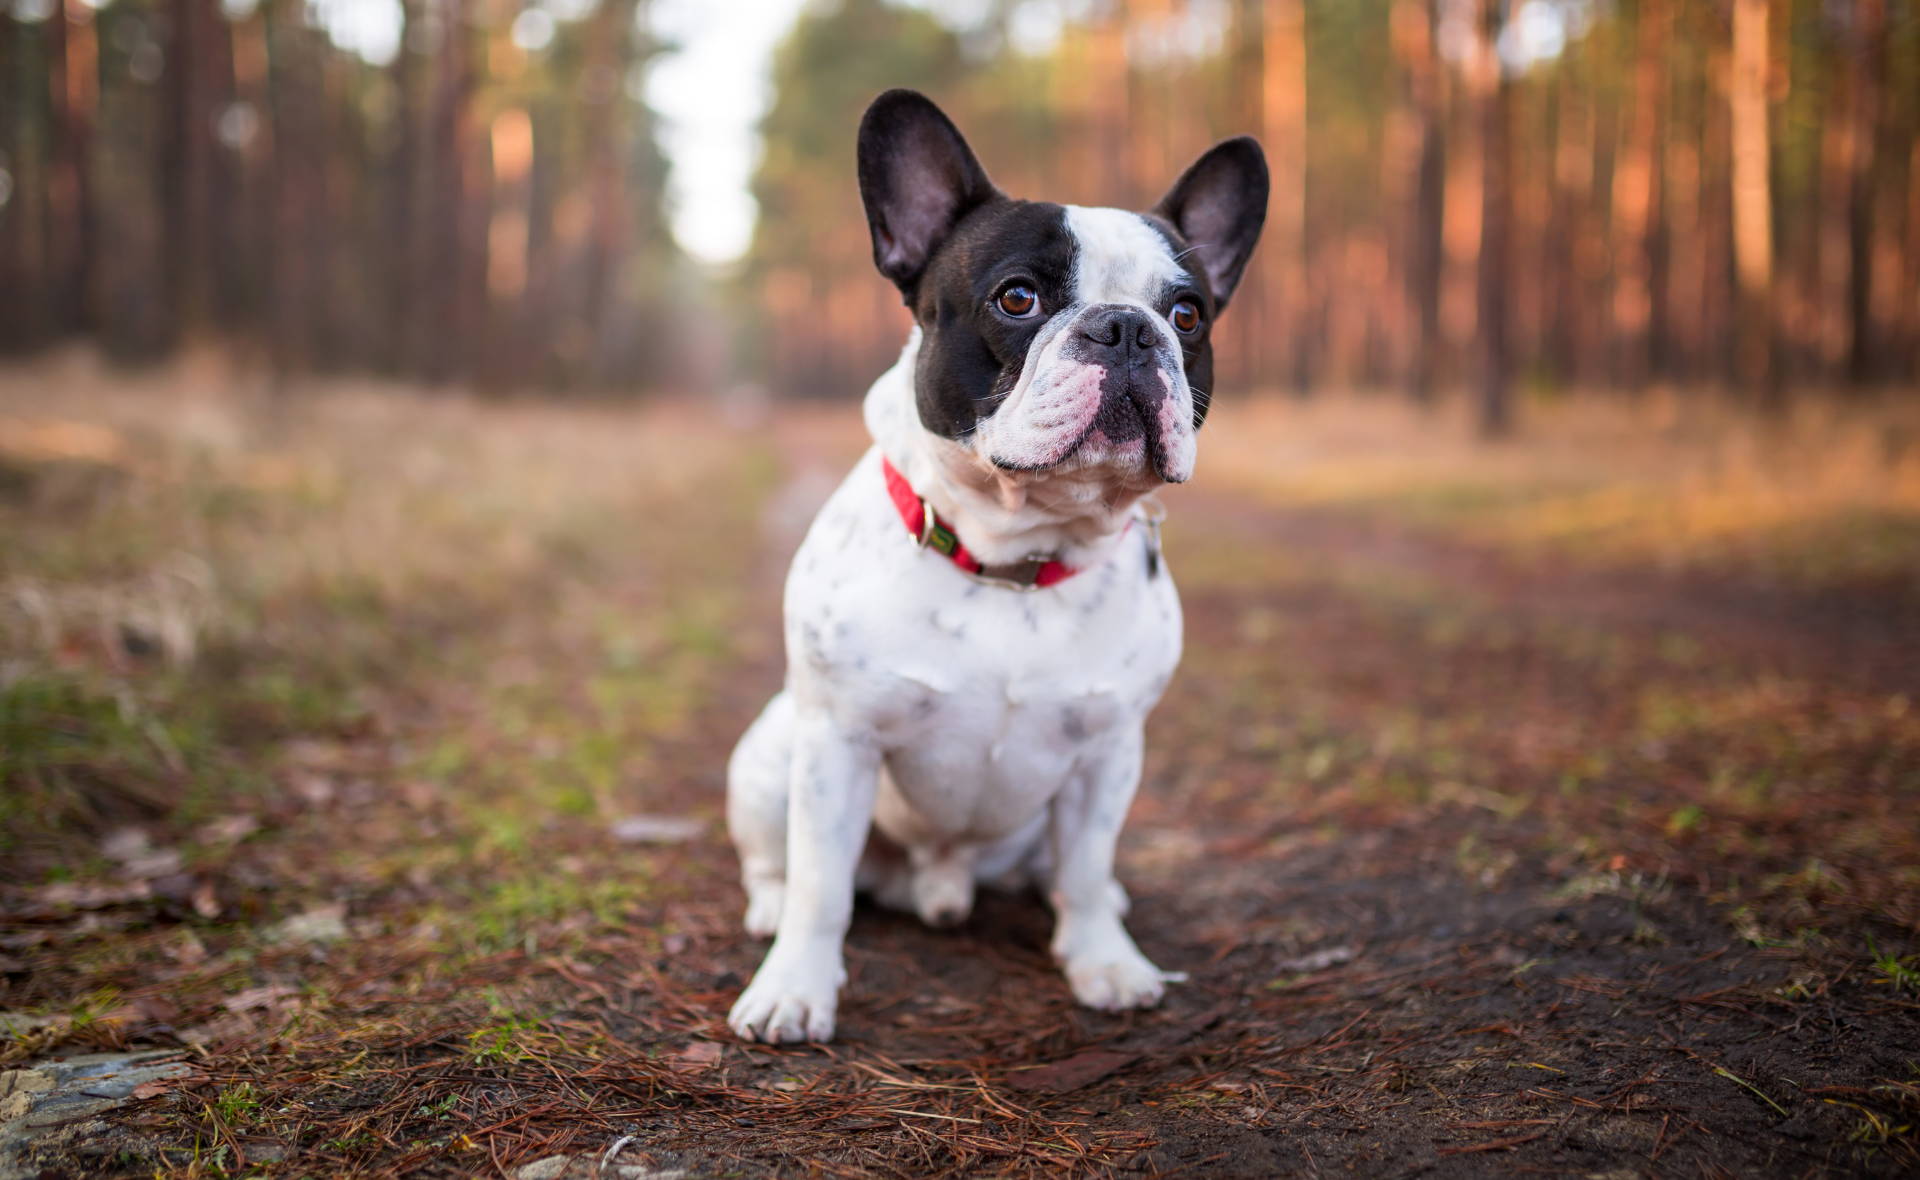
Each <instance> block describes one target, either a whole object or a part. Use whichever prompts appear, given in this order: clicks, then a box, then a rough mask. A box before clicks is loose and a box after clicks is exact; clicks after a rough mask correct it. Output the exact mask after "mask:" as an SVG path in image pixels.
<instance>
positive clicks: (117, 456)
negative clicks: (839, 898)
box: [0, 0, 1920, 1180]
mask: <svg viewBox="0 0 1920 1180" xmlns="http://www.w3.org/2000/svg"><path fill="white" fill-rule="evenodd" d="M895 85H912V86H917V87H920V88H922V89H924V90H926V91H928V92H930V93H931V94H932V95H934V96H935V97H936V98H937V99H938V100H939V101H940V102H942V103H943V104H945V105H946V107H947V109H948V110H950V111H951V112H952V113H953V114H954V116H955V117H956V118H957V119H958V121H959V123H960V125H961V126H962V127H963V128H964V129H965V131H966V132H967V134H968V135H969V136H970V137H971V139H972V141H973V143H974V145H975V147H976V148H977V149H978V151H979V154H980V155H981V157H982V158H983V160H984V161H985V163H986V165H987V167H988V168H989V169H990V170H991V171H992V173H993V174H994V176H995V177H996V178H997V179H998V180H999V182H1000V183H1001V184H1002V185H1003V186H1004V187H1006V188H1007V189H1009V190H1010V191H1012V192H1014V193H1016V194H1027V195H1034V196H1043V197H1047V198H1053V199H1061V200H1074V201H1081V202H1097V203H1120V204H1131V205H1135V206H1143V205H1145V204H1147V203H1149V202H1151V201H1152V200H1153V199H1154V198H1155V197H1156V196H1157V195H1158V194H1159V193H1160V192H1161V191H1162V189H1163V188H1164V187H1165V186H1166V185H1167V184H1168V183H1169V182H1170V180H1171V178H1172V177H1173V176H1174V175H1176V174H1177V172H1178V171H1179V170H1180V168H1181V167H1182V166H1183V165H1184V164H1185V163H1186V162H1187V161H1188V160H1189V159H1191V158H1192V157H1193V156H1194V155H1195V154H1196V153H1198V152H1199V151H1200V150H1202V149H1203V148H1204V147H1205V146H1206V145H1207V144H1209V143H1210V142H1212V141H1213V140H1215V139H1216V138H1219V137H1223V136H1226V135H1230V134H1237V133H1243V132H1252V133H1254V134H1257V135H1258V136H1259V137H1260V138H1261V139H1262V141H1263V142H1264V143H1265V145H1266V148H1267V151H1268V153H1269V156H1270V159H1271V161H1272V163H1273V167H1274V174H1275V179H1276V184H1275V189H1274V195H1273V203H1272V207H1271V210H1270V214H1269V218H1268V222H1267V231H1266V236H1265V239H1264V241H1263V242H1262V244H1261V246H1260V249H1259V251H1258V253H1257V254H1256V256H1255V262H1254V267H1253V270H1252V272H1251V275H1250V277H1249V278H1248V280H1247V282H1246V285H1245V286H1244V288H1243V289H1242V292H1241V293H1240V294H1238V295H1237V297H1236V298H1235V300H1234V302H1233V304H1232V306H1231V307H1229V309H1228V310H1227V312H1226V314H1225V317H1224V318H1223V320H1222V321H1221V323H1220V325H1219V327H1218V332H1219V333H1220V338H1219V348H1218V353H1219V357H1220V372H1219V380H1218V381H1217V383H1216V387H1215V393H1216V396H1215V398H1214V400H1213V402H1212V407H1211V412H1210V415H1209V417H1208V420H1207V424H1206V428H1205V430H1204V431H1202V433H1201V436H1200V444H1199V447H1200V450H1199V462H1198V474H1197V478H1196V479H1195V480H1193V481H1192V482H1191V483H1190V484H1189V485H1186V486H1182V487H1179V488H1170V489H1167V490H1166V491H1165V492H1164V499H1165V501H1166V503H1167V506H1168V509H1169V519H1168V523H1167V526H1166V534H1165V535H1166V546H1167V550H1166V552H1167V568H1168V569H1169V570H1170V571H1172V574H1173V576H1175V577H1176V578H1177V579H1178V581H1179V584H1180V589H1181V594H1182V600H1183V603H1184V606H1185V612H1186V633H1185V639H1186V654H1185V657H1184V663H1183V665H1182V667H1181V670H1180V672H1179V674H1178V677H1177V679H1176V680H1175V681H1174V683H1173V685H1172V687H1171V689H1170V691H1169V692H1168V694H1167V696H1166V698H1165V700H1164V701H1163V702H1162V704H1161V705H1160V707H1159V708H1158V709H1157V710H1156V712H1155V713H1154V715H1153V717H1152V718H1151V719H1150V721H1149V724H1148V740H1147V757H1146V765H1145V772H1144V777H1143V782H1142V787H1141V791H1140V794H1139V797H1138V799H1137V801H1136V803H1135V806H1134V809H1133V812H1132V814H1131V816H1130V818H1129V822H1128V825H1127V828H1126V831H1125V834H1124V837H1123V839H1122V842H1121V848H1120V861H1119V873H1120V876H1121V878H1122V880H1123V881H1124V882H1125V884H1126V886H1127V888H1128V889H1129V890H1130V892H1131V894H1132V898H1133V909H1132V912H1131V914H1130V916H1129V918H1128V922H1129V925H1130V928H1131V929H1132V930H1133V931H1134V933H1135V934H1136V936H1137V937H1138V938H1139V940H1140V942H1141V945H1142V946H1143V948H1144V949H1145V951H1146V952H1147V953H1148V954H1149V955H1150V956H1151V957H1152V958H1153V959H1154V960H1155V961H1156V962H1158V963H1160V964H1161V965H1163V966H1165V967H1168V968H1170V969H1174V970H1181V971H1185V972H1187V973H1188V975H1189V979H1188V981H1187V982H1185V983H1182V984H1179V985H1177V986H1175V987H1173V988H1171V989H1170V991H1169V995H1168V999H1167V1002H1166V1004H1165V1006H1164V1007H1163V1008H1162V1009H1159V1010H1157V1011H1154V1012H1151V1013H1143V1014H1135V1015H1127V1016H1108V1015H1102V1014H1097V1013H1092V1012H1089V1011H1086V1010H1083V1009H1079V1008H1077V1007H1075V1006H1074V1005H1073V1004H1072V1002H1071V998H1070V997H1069V996H1068V994H1067V991H1066V988H1065V985H1064V982H1063V981H1062V980H1061V978H1060V976H1059V973H1058V971H1057V970H1056V969H1055V968H1054V966H1053V964H1052V963H1051V962H1050V958H1049V954H1048V949H1047V948H1048V940H1049V918H1048V915H1047V912H1046V909H1045V906H1044V904H1043V903H1042V902H1041V901H1040V900H1039V899H1037V898H1033V897H1004V896H999V895H991V896H983V898H982V900H981V902H980V910H979V912H978V913H977V914H976V915H975V917H974V918H973V919H971V920H970V921H969V922H968V923H966V924H965V925H963V926H962V927H961V928H959V929H957V930H952V931H937V932H936V931H929V930H926V929H924V928H922V927H920V926H919V925H918V924H917V923H915V922H913V921H909V920H906V919H904V918H901V917H899V916H897V915H888V914H884V913H880V912H876V911H874V910H872V909H870V908H868V907H864V906H863V907H861V908H860V910H859V911H858V913H857V915H856V918H855V921H854V928H853V932H852V936H851V938H850V940H849V943H848V964H849V970H850V973H851V977H852V978H851V985H850V987H849V988H848V990H847V992H846V994H845V997H844V999H843V1003H842V1007H841V1012H840V1022H839V1027H840V1030H841V1041H840V1042H839V1043H837V1044H836V1045H835V1046H833V1047H832V1049H831V1051H830V1052H829V1051H819V1050H815V1049H810V1048H798V1049H787V1050H781V1051H779V1052H774V1051H770V1050H763V1049H755V1048H748V1047H745V1046H742V1045H740V1044H738V1043H737V1042H736V1041H735V1039H734V1038H733V1037H732V1036H731V1034H730V1033H729V1032H728V1031H727V1029H726V1026H725V1023H724V1016H725V1014H726V1012H727V1010H728V1007H729V1006H730V1005H731V1004H732V1002H733V1000H734V999H735V997H737V995H738V994H739V991H740V988H741V987H742V985H743V984H744V982H745V980H746V978H747V976H748V974H749V973H750V972H751V971H752V970H753V968H754V966H755V965H756V963H757V962H758V959H759V956H760V954H761V948H760V947H759V946H757V945H755V944H752V943H750V942H749V941H748V940H746V939H745V938H744V937H743V936H742V934H741V932H740V926H739V917H740V908H741V905H742V896H741V894H740V892H739V889H738V885H737V877H736V874H737V866H736V864H735V862H734V860H733V857H732V853H731V849H730V848H729V847H728V845H727V842H726V840H725V839H724V835H723V828H724V823H723V814H722V804H721V799H722V795H721V780H722V777H723V768H724V766H725V761H726V757H727V753H728V751H729V749H730V748H731V745H732V743H733V742H734V741H735V740H736V739H737V738H738V736H739V734H740V733H741V732H742V731H743V730H744V729H745V728H746V726H747V725H748V723H749V722H750V720H751V719H752V717H753V716H754V715H755V713H756V711H757V710H758V709H759V708H760V707H761V706H762V705H763V704H764V702H765V701H766V700H767V698H768V696H769V695H770V694H771V693H772V692H774V691H775V690H776V689H777V687H778V686H779V684H780V682H781V677H782V675H783V668H784V652H783V650H782V644H781V630H780V617H779V612H780V607H779V603H780V596H781V589H780V588H781V584H782V579H783V577H784V575H785V571H786V566H787V563H788V561H789V559H790V556H791V554H792V552H793V549H794V547H795V546H796V545H797V544H798V542H799V538H800V536H801V534H802V532H803V530H804V529H805V528H806V526H807V524H808V522H809V520H810V519H811V518H812V516H813V514H814V512H815V511H816V510H817V508H818V506H819V504H820V503H821V502H822V500H823V499H824V498H825V496H826V495H827V494H828V493H829V492H830V491H831V489H832V488H833V487H834V486H835V485H836V483H837V482H838V481H839V480H840V479H841V478H843V476H844V474H845V472H846V470H847V469H848V467H849V465H850V464H851V463H852V462H853V461H854V460H855V458H856V457H857V456H858V455H859V454H860V453H861V451H862V449H863V448H864V447H865V445H866V441H867V440H866V439H865V438H864V435H863V429H862V426H861V423H860V419H859V414H858V412H857V408H856V405H855V401H854V399H855V398H857V397H858V395H859V394H860V393H861V392H863V391H864V390H865V389H866V388H867V386H868V384H869V383H870V382H871V381H872V379H873V378H874V376H875V375H877V374H878V373H879V372H880V371H881V369H882V368H883V367H884V366H885V365H887V364H888V363H890V362H891V360H892V358H893V357H894V356H895V355H896V354H897V350H898V349H899V347H900V343H901V339H902V335H903V333H904V331H905V328H906V317H905V313H904V312H903V310H902V309H901V308H900V306H899V303H898V299H897V296H896V295H895V293H894V291H893V289H892V288H891V287H890V286H889V285H888V284H887V283H886V282H885V281H884V280H882V279H881V278H880V277H879V276H878V275H877V274H875V273H874V272H873V269H872V266H871V263H870V261H869V247H868V244H867V240H866V233H865V229H864V227H863V224H862V218H861V215H860V208H859V203H858V196H857V193H856V191H855V186H854V173H853V135H854V129H855V125H856V122H857V119H858V116H859V113H860V111H861V109H862V107H863V106H864V105H865V104H866V103H867V102H868V101H869V99H870V98H871V97H872V96H873V95H874V94H875V93H876V92H878V91H879V90H881V89H883V88H885V87H889V86H895ZM1916 365H1920V3H1917V0H1271V2H1268V3H1251V2H1247V0H1125V2H1122V0H1105V2H1101V0H954V2H952V3H908V2H906V0H898V2H894V3H883V2H881V0H813V2H809V3H801V2H800V0H751V2H749V0H741V2H739V3H701V2H698V0H538V2H527V3H521V2H520V0H314V2H308V0H226V3H224V4H220V3H214V2H213V0H97V2H96V0H0V1067H3V1068H5V1069H6V1070H8V1071H10V1072H6V1073H0V1120H5V1121H4V1122H0V1176H8V1175H13V1174H15V1173H16V1172H17V1173H18V1174H22V1175H36V1176H37V1175H78V1176H128V1177H133V1176H138V1177H143V1178H147V1177H153V1176H156V1175H160V1176H168V1177H182V1178H185V1177H193V1178H195V1180H202V1178H208V1177H216V1176H243V1175H244V1176H258V1175H297V1176H309V1175H327V1176H334V1175H340V1176H387V1175H409V1176H416V1175H418V1176H447V1177H468V1176H474V1175H488V1176H507V1177H512V1178H513V1180H538V1178H541V1177H544V1178H546V1180H554V1178H555V1177H565V1178H567V1180H585V1178H588V1177H622V1178H625V1180H634V1177H635V1176H636V1175H638V1176H647V1175H652V1176H660V1177H664V1176H668V1175H673V1174H676V1171H675V1170H676V1169H686V1171H685V1172H684V1174H685V1175H688V1176H707V1175H728V1176H736V1175H737V1176H748V1177H758V1176H769V1175H780V1176H790V1175H797V1174H802V1173H805V1174H808V1175H834V1176H868V1175H872V1176H888V1177H897V1176H927V1177H941V1176H951V1177H975V1176H983V1175H993V1176H1009V1177H1035V1178H1039V1177H1046V1178H1054V1177H1059V1176H1063V1175H1089V1176H1095V1175H1099V1176H1111V1175H1140V1176H1146V1175H1183V1176H1194V1177H1242V1176H1244V1177H1268V1176H1276V1175H1311V1174H1317V1173H1318V1172H1320V1171H1322V1170H1326V1171H1340V1172H1345V1173H1348V1174H1355V1175H1368V1176H1371V1175H1400V1176H1407V1175H1422V1174H1432V1175H1436V1176H1446V1175H1480V1174H1488V1173H1491V1172H1493V1171H1495V1170H1496V1169H1501V1170H1507V1169H1510V1170H1514V1171H1520V1170H1530V1171H1535V1172H1540V1173H1544V1174H1554V1175H1589V1176H1593V1175H1601V1176H1637V1175H1702V1176H1713V1177H1722V1176H1725V1177H1731V1176H1756V1175H1833V1174H1842V1175H1885V1176H1889V1177H1893V1176H1901V1177H1906V1176H1913V1175H1920V1131H1916V1128H1920V1067H1917V1066H1916V1062H1920V1019H1917V1017H1920V868H1916V866H1920V824H1916V822H1915V816H1916V814H1920V622H1916V620H1920V396H1916V380H1915V378H1916ZM901 543H903V544H904V543H905V542H904V540H903V541H902V542H901ZM96 1054H103V1055H105V1056H103V1057H102V1056H88V1057H86V1058H85V1060H84V1061H83V1063H82V1064H81V1065H73V1064H72V1063H71V1062H70V1061H69V1059H70V1058H72V1057H73V1056H74V1055H96ZM129 1055H138V1056H137V1065H138V1072H134V1073H128V1072H126V1069H127V1067H129V1066H130V1065H133V1064H136V1062H130V1061H129ZM63 1063H64V1064H63ZM12 1071H17V1072H12ZM105 1074H111V1075H113V1076H111V1077H106V1076H103V1075H105ZM603 1165H604V1166H603ZM649 1169H657V1170H649Z"/></svg>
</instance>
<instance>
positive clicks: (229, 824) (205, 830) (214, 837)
mask: <svg viewBox="0 0 1920 1180" xmlns="http://www.w3.org/2000/svg"><path fill="white" fill-rule="evenodd" d="M259 830H260V821H259V820H258V819H256V818H255V817H253V816H251V815H247V814H245V813H244V812H242V813H240V814H237V815H228V816H223V817H221V818H220V819H216V820H214V821H212V822H211V823H205V824H202V825H200V832H199V836H200V839H201V841H202V842H204V843H207V844H237V843H239V842H240V841H242V840H244V839H246V838H247V837H248V836H251V835H253V834H254V833H255V832H257V831H259Z"/></svg>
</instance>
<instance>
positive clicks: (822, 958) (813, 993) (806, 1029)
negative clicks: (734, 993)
mask: <svg viewBox="0 0 1920 1180" xmlns="http://www.w3.org/2000/svg"><path fill="white" fill-rule="evenodd" d="M846 978H847V973H846V969H845V968H844V967H843V966H841V962H840V956H839V954H838V953H824V952H819V951H814V952H804V951H800V952H787V951H784V950H783V949H782V948H781V947H780V944H779V943H777V942H776V943H775V944H774V947H773V949H772V950H771V951H769V952H767V958H766V961H765V962H763V963H761V964H760V970H759V971H757V972H755V973H754V976H753V982H752V983H750V984H748V985H747V990H746V991H744V992H742V993H741V994H740V999H739V1000H738V1002H736V1003H735V1004H734V1006H733V1011H732V1012H731V1013H729V1014H728V1016H727V1023H728V1024H730V1025H732V1026H733V1031H734V1032H736V1033H738V1034H739V1035H740V1036H741V1037H744V1038H745V1039H747V1040H749V1041H765V1042H767V1043H769V1044H775V1045H777V1044H781V1043H785V1042H793V1041H827V1040H832V1039H833V1012H834V1007H835V1005H836V1004H837V1002H838V997H839V993H840V985H841V984H842V983H844V982H846Z"/></svg>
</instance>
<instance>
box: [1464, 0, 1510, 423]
mask: <svg viewBox="0 0 1920 1180" xmlns="http://www.w3.org/2000/svg"><path fill="white" fill-rule="evenodd" d="M1479 9H1480V10H1479V13H1478V23H1479V34H1480V35H1479V37H1478V39H1477V41H1478V43H1477V44H1476V46H1475V54H1474V61H1473V63H1472V66H1471V68H1472V71H1473V82H1474V98H1475V105H1476V107H1477V114H1478V117H1479V123H1480V169H1481V183H1480V200H1481V206H1480V256H1479V267H1478V271H1477V274H1476V282H1477V287H1478V298H1477V299H1476V301H1475V302H1476V305H1477V309H1478V314H1477V319H1478V328H1479V335H1480V391H1479V392H1480V397H1479V421H1480V433H1481V434H1482V435H1484V436H1486V437H1490V438H1491V437H1498V436H1500V435H1504V434H1506V433H1508V432H1509V431H1510V430H1511V429H1512V427H1513V407H1512V404H1511V392H1510V390H1509V388H1508V384H1509V378H1508V369H1509V365H1510V362H1511V358H1510V357H1509V356H1508V348H1507V343H1508V342H1507V250H1508V235H1509V230H1510V228H1511V225H1510V223H1511V220H1512V207H1513V200H1512V193H1511V184H1512V160H1511V157H1510V150H1511V143H1510V132H1511V122H1512V103H1513V96H1512V89H1511V87H1509V85H1508V84H1507V77H1506V71H1505V70H1503V69H1501V67H1500V58H1499V55H1498V53H1497V52H1496V49H1495V47H1496V46H1497V45H1498V44H1499V42H1500V31H1501V28H1502V27H1503V26H1504V24H1505V21H1506V9H1507V0H1479Z"/></svg>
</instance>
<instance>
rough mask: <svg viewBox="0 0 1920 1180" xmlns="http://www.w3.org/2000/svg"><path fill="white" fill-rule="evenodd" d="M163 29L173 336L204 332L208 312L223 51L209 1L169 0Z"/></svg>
mask: <svg viewBox="0 0 1920 1180" xmlns="http://www.w3.org/2000/svg"><path fill="white" fill-rule="evenodd" d="M167 29H168V34H169V36H168V43H167V48H166V54H167V57H166V65H165V75H166V80H167V96H166V104H167V132H166V134H167V142H166V150H165V154H164V156H163V160H164V172H163V180H162V184H163V191H164V193H165V206H166V207H165V214H164V219H165V225H166V232H165V235H164V237H165V242H166V274H167V299H168V305H169V311H170V313H171V317H172V324H171V329H172V332H173V334H174V336H175V337H176V338H177V337H180V336H193V335H195V334H198V333H199V332H201V331H203V330H205V328H206V327H207V326H208V323H209V320H210V317H211V313H212V310H213V270H212V264H211V263H212V258H213V255H214V250H213V243H214V240H215V229H214V226H215V219H214V218H215V211H214V193H215V183H214V175H213V172H214V152H215V142H214V121H215V118H216V117H217V116H216V105H217V103H218V102H219V101H220V99H221V98H222V97H223V96H220V95H217V94H216V93H215V86H214V85H213V83H214V82H215V81H216V79H217V77H218V74H219V71H220V70H221V69H222V68H223V65H224V62H225V60H226V58H227V57H228V52H229V51H227V50H226V47H225V45H224V42H225V41H226V38H227V24H226V22H225V21H224V20H222V19H221V16H220V12H219V9H218V7H217V6H216V4H215V0H168V4H167ZM222 187H224V186H222Z"/></svg>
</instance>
